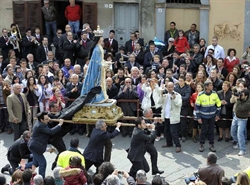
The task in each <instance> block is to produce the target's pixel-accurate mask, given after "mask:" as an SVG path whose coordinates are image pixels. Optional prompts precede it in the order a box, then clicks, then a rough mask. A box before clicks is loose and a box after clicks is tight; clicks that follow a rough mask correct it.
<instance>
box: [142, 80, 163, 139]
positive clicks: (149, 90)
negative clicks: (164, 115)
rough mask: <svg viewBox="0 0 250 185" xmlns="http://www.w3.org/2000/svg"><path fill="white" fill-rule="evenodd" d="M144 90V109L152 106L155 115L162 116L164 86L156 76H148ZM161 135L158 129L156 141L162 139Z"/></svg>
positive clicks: (143, 86)
mask: <svg viewBox="0 0 250 185" xmlns="http://www.w3.org/2000/svg"><path fill="white" fill-rule="evenodd" d="M142 90H143V92H144V97H143V99H142V103H141V108H142V109H143V110H146V109H148V108H151V109H152V111H153V113H154V116H156V117H160V115H161V107H162V99H161V98H162V88H161V87H159V85H158V80H157V79H156V78H148V79H147V82H146V83H144V84H143V85H142ZM158 126H160V125H158ZM158 126H157V127H158ZM158 130H159V132H158ZM160 135H161V132H160V129H157V138H156V141H159V140H160Z"/></svg>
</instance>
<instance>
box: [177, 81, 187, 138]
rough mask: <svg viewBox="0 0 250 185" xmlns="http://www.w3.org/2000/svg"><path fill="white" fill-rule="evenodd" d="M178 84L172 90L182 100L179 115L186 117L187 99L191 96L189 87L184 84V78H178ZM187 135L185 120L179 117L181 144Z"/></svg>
mask: <svg viewBox="0 0 250 185" xmlns="http://www.w3.org/2000/svg"><path fill="white" fill-rule="evenodd" d="M178 81H179V82H178V84H177V85H176V87H175V88H174V90H175V91H176V92H178V93H179V94H180V95H181V98H182V107H181V115H182V116H187V115H188V110H189V106H190V103H189V99H190V96H191V88H190V86H189V85H187V84H186V83H185V81H186V79H185V77H184V76H180V77H179V78H178ZM186 135H187V118H185V117H181V140H182V142H184V141H185V139H186Z"/></svg>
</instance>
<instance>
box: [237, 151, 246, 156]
mask: <svg viewBox="0 0 250 185" xmlns="http://www.w3.org/2000/svg"><path fill="white" fill-rule="evenodd" d="M246 153H247V152H245V151H243V150H241V151H240V152H239V153H238V156H243V155H245V154H246Z"/></svg>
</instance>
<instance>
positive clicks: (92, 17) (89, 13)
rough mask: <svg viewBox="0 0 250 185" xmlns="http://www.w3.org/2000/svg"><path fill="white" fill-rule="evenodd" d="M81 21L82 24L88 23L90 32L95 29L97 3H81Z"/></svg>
mask: <svg viewBox="0 0 250 185" xmlns="http://www.w3.org/2000/svg"><path fill="white" fill-rule="evenodd" d="M82 7H83V8H82V12H83V13H82V20H83V24H84V23H89V25H90V28H92V30H96V28H97V3H83V6H82Z"/></svg>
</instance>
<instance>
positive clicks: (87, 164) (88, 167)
mask: <svg viewBox="0 0 250 185" xmlns="http://www.w3.org/2000/svg"><path fill="white" fill-rule="evenodd" d="M101 164H102V162H101V163H98V162H93V161H90V160H88V159H85V169H86V170H87V171H88V170H89V169H90V167H91V166H92V165H94V166H95V167H96V174H97V173H98V168H99V166H101Z"/></svg>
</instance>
